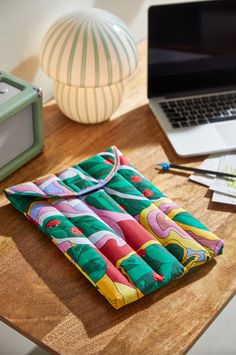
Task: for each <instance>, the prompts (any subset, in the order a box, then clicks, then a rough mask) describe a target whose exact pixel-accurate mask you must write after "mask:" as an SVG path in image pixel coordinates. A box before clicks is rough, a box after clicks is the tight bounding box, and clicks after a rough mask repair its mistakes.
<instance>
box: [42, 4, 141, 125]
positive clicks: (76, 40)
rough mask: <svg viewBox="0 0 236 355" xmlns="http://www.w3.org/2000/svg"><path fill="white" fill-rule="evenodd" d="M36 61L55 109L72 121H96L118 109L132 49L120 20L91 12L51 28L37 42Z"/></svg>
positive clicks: (131, 63) (134, 51)
mask: <svg viewBox="0 0 236 355" xmlns="http://www.w3.org/2000/svg"><path fill="white" fill-rule="evenodd" d="M40 63H41V67H42V69H43V70H44V71H45V72H46V74H47V75H48V76H50V77H51V78H52V79H54V80H55V85H54V95H55V99H56V102H57V104H58V106H59V108H60V109H61V111H62V112H63V113H64V114H65V115H66V116H68V117H69V118H71V119H72V120H74V121H77V122H82V123H98V122H102V121H105V120H107V119H109V118H110V117H111V115H112V113H113V112H114V111H115V110H116V109H117V108H118V106H119V104H120V102H121V99H122V95H123V91H124V86H123V81H124V80H125V79H126V78H128V77H129V76H130V75H131V73H132V72H133V70H134V69H135V67H136V65H137V47H136V43H135V41H134V38H133V37H132V35H131V34H130V32H129V29H128V28H127V26H126V24H125V23H124V22H123V21H121V20H120V19H119V18H118V17H116V16H114V15H113V14H111V13H109V12H107V11H104V10H102V9H95V8H91V9H85V10H80V11H77V12H73V13H71V14H69V15H67V16H64V17H62V18H60V19H59V20H57V21H56V22H55V23H54V24H53V26H52V27H51V28H50V29H49V31H48V32H47V33H46V35H45V37H44V39H43V43H42V46H41V50H40Z"/></svg>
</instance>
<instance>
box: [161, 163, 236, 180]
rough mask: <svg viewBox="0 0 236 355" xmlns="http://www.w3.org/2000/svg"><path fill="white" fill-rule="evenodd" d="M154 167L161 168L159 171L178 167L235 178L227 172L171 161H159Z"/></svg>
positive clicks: (179, 168)
mask: <svg viewBox="0 0 236 355" xmlns="http://www.w3.org/2000/svg"><path fill="white" fill-rule="evenodd" d="M156 169H157V170H161V171H168V170H170V169H178V170H186V171H191V172H195V173H200V174H211V175H215V176H221V177H231V178H236V175H233V174H227V173H224V172H221V171H212V170H206V169H198V168H192V167H191V166H183V165H176V164H172V163H159V164H157V167H156Z"/></svg>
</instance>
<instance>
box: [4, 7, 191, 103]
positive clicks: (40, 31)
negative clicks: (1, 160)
mask: <svg viewBox="0 0 236 355" xmlns="http://www.w3.org/2000/svg"><path fill="white" fill-rule="evenodd" d="M185 1H186V2H187V1H191V0H185ZM171 2H179V1H176V0H175V1H171V0H166V1H165V0H159V1H151V0H0V19H1V21H0V70H3V71H6V72H8V73H12V74H13V75H16V76H18V77H20V78H22V79H25V80H27V81H29V82H32V83H33V84H35V85H36V86H39V87H41V88H42V89H43V92H44V98H45V100H47V99H49V98H50V97H51V96H52V81H51V79H49V78H48V77H47V76H46V75H45V74H44V73H43V72H42V70H41V69H40V68H39V63H38V53H39V48H40V43H41V41H42V38H43V36H44V34H45V33H46V32H47V30H48V28H49V27H50V26H51V25H52V23H53V22H54V21H55V20H56V19H57V18H58V17H60V16H62V15H64V14H66V13H69V12H71V11H74V10H77V9H80V8H84V7H91V6H94V7H99V8H103V9H105V10H108V11H110V12H112V13H114V14H116V15H117V16H119V17H120V18H121V19H122V20H123V21H124V22H126V23H127V24H128V26H129V28H130V30H131V32H132V33H133V35H134V36H135V39H136V40H137V42H139V41H140V40H142V39H144V38H146V36H147V8H148V7H149V6H150V5H152V4H158V3H171ZM167 25H168V24H167Z"/></svg>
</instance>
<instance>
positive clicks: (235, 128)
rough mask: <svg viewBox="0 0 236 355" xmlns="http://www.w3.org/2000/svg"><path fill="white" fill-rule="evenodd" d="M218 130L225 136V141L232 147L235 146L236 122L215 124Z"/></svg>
mask: <svg viewBox="0 0 236 355" xmlns="http://www.w3.org/2000/svg"><path fill="white" fill-rule="evenodd" d="M215 128H216V130H217V132H218V133H219V134H220V136H221V137H222V138H223V140H224V141H225V143H226V144H227V145H228V146H229V147H230V146H232V145H234V146H235V142H236V124H235V123H234V124H227V125H217V126H215Z"/></svg>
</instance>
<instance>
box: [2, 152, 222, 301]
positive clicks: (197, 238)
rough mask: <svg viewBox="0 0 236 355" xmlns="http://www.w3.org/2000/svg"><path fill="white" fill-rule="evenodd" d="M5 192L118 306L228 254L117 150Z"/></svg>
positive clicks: (212, 236) (211, 236)
mask: <svg viewBox="0 0 236 355" xmlns="http://www.w3.org/2000/svg"><path fill="white" fill-rule="evenodd" d="M5 193H6V196H7V198H8V199H9V200H10V201H11V203H12V205H13V206H14V207H15V208H16V209H18V210H19V211H20V212H21V213H23V214H24V215H25V216H26V217H27V218H28V219H29V220H31V221H32V222H33V223H34V224H36V225H37V226H38V228H40V229H41V230H42V231H43V232H44V233H46V234H47V235H48V236H49V238H50V239H51V240H52V241H53V242H54V243H55V244H56V245H57V247H58V248H59V249H60V250H61V251H62V252H63V253H64V254H65V256H66V257H67V258H68V259H69V260H70V261H71V262H72V263H73V264H74V265H75V266H76V267H77V268H78V269H79V270H80V271H81V272H82V273H83V274H84V275H85V276H86V277H87V278H88V279H89V280H90V282H91V283H92V284H93V285H94V286H96V287H97V289H98V290H99V292H100V293H101V294H103V295H104V296H105V297H106V298H107V300H108V301H109V302H110V303H111V304H112V305H113V306H114V307H115V308H120V307H122V306H124V305H126V304H128V303H131V302H133V301H135V300H137V299H139V298H141V297H143V296H144V295H147V294H149V293H150V292H152V291H155V290H157V289H159V288H160V287H162V286H163V285H165V284H167V283H169V282H170V281H171V280H173V279H175V278H177V277H180V276H182V275H183V274H184V273H186V272H188V271H191V270H193V269H194V268H196V267H198V266H200V265H202V264H204V263H206V262H207V261H208V260H210V259H211V258H213V257H214V256H215V255H218V254H221V253H222V251H223V241H222V240H220V239H219V238H217V236H216V235H215V234H213V233H212V232H210V231H209V230H208V229H207V228H206V227H205V226H204V225H203V224H202V223H200V222H199V221H198V220H197V219H195V218H194V217H193V216H192V215H190V214H189V213H187V212H186V211H185V210H184V209H183V208H181V207H179V206H178V205H177V204H175V203H174V202H173V201H171V200H170V199H169V198H167V197H166V196H165V195H164V194H163V193H162V192H161V191H160V190H158V189H157V188H156V187H155V186H154V185H153V184H152V183H151V182H150V181H148V180H147V179H146V178H145V177H144V176H142V175H141V174H140V173H139V172H138V171H137V170H136V169H135V168H134V167H133V166H132V165H130V164H129V163H128V162H127V160H126V159H125V158H124V157H123V155H122V153H121V152H120V151H119V150H118V149H117V148H115V147H112V148H110V149H108V150H107V151H106V152H102V153H100V154H97V155H96V156H94V157H92V158H90V159H87V160H85V161H83V162H82V163H79V164H77V165H75V166H73V167H69V168H67V169H65V170H64V171H63V172H60V173H59V174H55V175H54V174H51V175H48V176H44V177H42V178H39V179H36V180H34V181H32V182H26V183H22V184H20V185H15V186H11V187H9V188H8V189H6V190H5Z"/></svg>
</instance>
